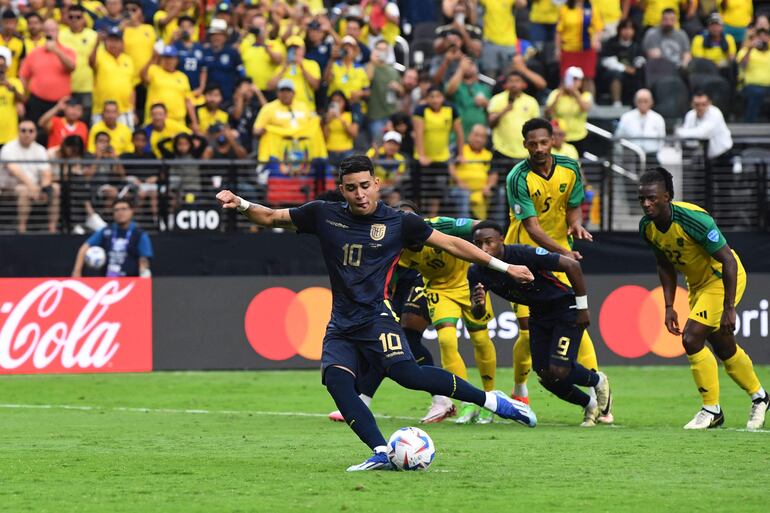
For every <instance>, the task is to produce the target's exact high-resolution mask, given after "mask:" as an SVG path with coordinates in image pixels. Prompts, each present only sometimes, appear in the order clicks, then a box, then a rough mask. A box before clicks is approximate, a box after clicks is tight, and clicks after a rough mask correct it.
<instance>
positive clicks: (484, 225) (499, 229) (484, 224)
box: [471, 220, 503, 235]
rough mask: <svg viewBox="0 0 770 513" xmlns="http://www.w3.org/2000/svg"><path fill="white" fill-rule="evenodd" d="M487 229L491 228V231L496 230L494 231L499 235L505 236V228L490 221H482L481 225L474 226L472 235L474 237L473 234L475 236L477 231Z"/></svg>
mask: <svg viewBox="0 0 770 513" xmlns="http://www.w3.org/2000/svg"><path fill="white" fill-rule="evenodd" d="M485 228H489V229H490V230H494V231H496V232H497V233H499V234H500V235H502V234H503V227H502V226H500V225H499V224H498V223H496V222H495V221H489V220H487V221H481V222H480V223H479V224H477V225H476V226H474V227H473V230H471V234H472V235H473V234H475V233H476V232H477V231H479V230H484V229H485Z"/></svg>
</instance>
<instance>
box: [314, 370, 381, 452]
mask: <svg viewBox="0 0 770 513" xmlns="http://www.w3.org/2000/svg"><path fill="white" fill-rule="evenodd" d="M324 383H325V384H326V389H327V390H328V391H329V394H330V395H331V396H332V399H334V403H335V404H336V405H337V408H338V409H339V410H340V413H342V416H343V417H344V418H345V422H347V423H348V426H350V429H352V430H353V432H354V433H355V434H356V435H358V438H360V439H361V441H362V442H364V443H365V444H366V445H368V446H369V448H370V449H372V450H374V448H375V447H378V446H381V445H387V442H386V441H385V438H384V437H383V436H382V433H380V429H379V428H378V427H377V423H376V422H375V421H374V415H372V412H371V410H370V409H369V408H367V407H366V405H365V404H364V402H363V401H362V400H361V399H360V398H359V397H358V394H357V393H356V380H355V378H354V377H353V375H352V374H351V373H349V372H348V371H346V370H342V369H340V368H339V367H329V368H328V369H326V373H325V374H324Z"/></svg>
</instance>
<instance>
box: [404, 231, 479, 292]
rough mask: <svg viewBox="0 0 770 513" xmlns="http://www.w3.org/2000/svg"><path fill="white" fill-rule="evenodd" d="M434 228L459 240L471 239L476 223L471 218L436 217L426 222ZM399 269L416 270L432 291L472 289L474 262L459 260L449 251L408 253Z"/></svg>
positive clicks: (435, 250) (436, 250)
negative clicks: (469, 273) (469, 278)
mask: <svg viewBox="0 0 770 513" xmlns="http://www.w3.org/2000/svg"><path fill="white" fill-rule="evenodd" d="M425 222H427V223H428V224H429V225H430V226H431V228H433V229H434V230H438V231H440V232H441V233H445V234H447V235H454V236H455V237H463V238H467V237H470V235H471V232H472V231H473V220H472V219H467V218H458V219H454V218H452V217H433V218H431V219H426V220H425ZM398 263H399V265H401V266H404V267H408V268H410V269H416V270H418V271H419V272H420V274H421V275H422V278H423V280H424V281H425V287H427V288H429V289H433V290H435V289H441V290H447V289H462V288H464V289H466V290H467V289H468V277H467V276H468V267H470V265H471V264H470V262H466V261H465V260H461V259H459V258H456V257H454V256H452V255H450V254H449V253H447V252H446V251H443V250H441V249H438V248H431V247H429V246H425V247H423V248H422V249H421V250H419V251H412V250H408V249H405V250H404V251H403V252H402V253H401V258H400V260H399V262H398Z"/></svg>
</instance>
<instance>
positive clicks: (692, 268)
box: [639, 201, 741, 291]
mask: <svg viewBox="0 0 770 513" xmlns="http://www.w3.org/2000/svg"><path fill="white" fill-rule="evenodd" d="M639 234H640V235H641V236H642V239H644V241H645V242H646V243H647V244H649V245H650V246H651V247H652V249H653V251H655V253H657V254H658V255H660V256H662V257H664V258H665V259H666V260H668V261H669V262H671V263H672V264H673V265H674V268H675V269H676V270H677V271H679V272H682V273H684V275H685V278H687V286H688V288H689V289H690V291H693V290H698V289H701V288H703V287H705V286H707V285H709V284H710V283H712V282H714V281H721V280H722V264H721V263H720V262H719V261H717V260H716V259H715V258H714V257H712V256H711V255H713V254H714V253H716V252H717V251H719V250H720V249H721V248H722V247H724V246H725V244H727V241H726V240H725V237H724V235H722V232H721V231H719V228H718V227H717V224H716V222H714V218H712V217H711V216H710V215H709V214H708V212H706V211H705V210H704V209H702V208H700V207H699V206H697V205H693V204H692V203H684V202H680V201H675V202H673V203H671V226H669V227H668V229H667V230H666V231H661V230H659V229H658V227H657V226H655V223H653V222H652V220H651V219H649V218H648V217H647V216H644V217H643V218H642V220H641V221H640V222H639ZM733 254H735V252H734V251H733ZM735 258H736V260H738V255H735ZM738 266H739V267H741V263H740V260H738Z"/></svg>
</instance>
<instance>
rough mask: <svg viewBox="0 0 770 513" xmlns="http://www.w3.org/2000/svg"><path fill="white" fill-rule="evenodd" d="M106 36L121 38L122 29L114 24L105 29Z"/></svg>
mask: <svg viewBox="0 0 770 513" xmlns="http://www.w3.org/2000/svg"><path fill="white" fill-rule="evenodd" d="M107 37H117V38H118V39H123V31H122V30H120V27H118V26H114V27H110V28H108V29H107Z"/></svg>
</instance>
